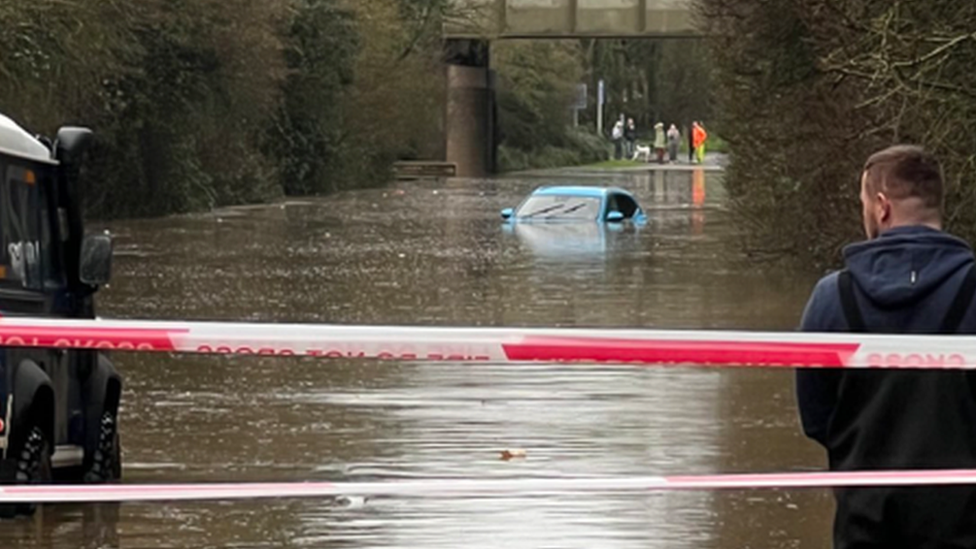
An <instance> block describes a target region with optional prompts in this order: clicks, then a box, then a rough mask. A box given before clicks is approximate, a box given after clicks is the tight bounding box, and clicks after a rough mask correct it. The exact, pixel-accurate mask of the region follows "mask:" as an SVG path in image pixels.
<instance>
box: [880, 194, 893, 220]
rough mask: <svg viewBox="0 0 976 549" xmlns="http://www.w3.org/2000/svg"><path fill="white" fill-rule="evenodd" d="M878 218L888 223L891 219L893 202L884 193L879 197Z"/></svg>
mask: <svg viewBox="0 0 976 549" xmlns="http://www.w3.org/2000/svg"><path fill="white" fill-rule="evenodd" d="M877 207H878V217H879V220H880V221H888V218H890V217H891V200H888V197H887V196H886V195H885V194H884V193H878V195H877Z"/></svg>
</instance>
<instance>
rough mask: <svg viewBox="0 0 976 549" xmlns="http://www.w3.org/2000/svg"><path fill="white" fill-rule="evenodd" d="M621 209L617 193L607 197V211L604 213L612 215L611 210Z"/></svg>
mask: <svg viewBox="0 0 976 549" xmlns="http://www.w3.org/2000/svg"><path fill="white" fill-rule="evenodd" d="M619 211H620V206H619V205H618V204H617V195H616V194H614V193H611V194H610V195H609V196H608V197H607V211H605V212H604V213H603V215H610V212H619Z"/></svg>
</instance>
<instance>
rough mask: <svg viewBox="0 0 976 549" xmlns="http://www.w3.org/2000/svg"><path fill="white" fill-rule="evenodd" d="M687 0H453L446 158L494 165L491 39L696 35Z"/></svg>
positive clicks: (466, 166)
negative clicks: (453, 15)
mask: <svg viewBox="0 0 976 549" xmlns="http://www.w3.org/2000/svg"><path fill="white" fill-rule="evenodd" d="M692 2H693V0H455V4H454V5H455V8H456V9H455V12H456V16H455V17H452V18H451V20H449V21H448V22H447V23H446V24H445V26H444V37H445V48H446V54H447V55H446V59H447V63H448V67H447V85H448V101H447V113H446V128H445V129H446V132H445V134H446V135H445V139H446V160H447V162H449V163H452V164H454V165H456V166H457V175H458V176H461V177H478V176H482V175H485V174H487V173H491V172H494V171H495V150H496V148H497V146H496V145H497V143H496V138H495V136H496V135H497V131H496V115H495V101H494V96H495V90H494V75H493V72H492V70H491V66H490V65H491V63H490V57H491V55H490V52H491V46H490V44H491V41H492V40H504V39H565V38H682V37H690V36H695V35H696V34H697V33H696V31H695V27H694V11H693V8H692Z"/></svg>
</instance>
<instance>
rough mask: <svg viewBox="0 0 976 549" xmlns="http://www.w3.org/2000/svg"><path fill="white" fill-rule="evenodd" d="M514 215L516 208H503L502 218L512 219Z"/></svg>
mask: <svg viewBox="0 0 976 549" xmlns="http://www.w3.org/2000/svg"><path fill="white" fill-rule="evenodd" d="M513 215H515V210H513V209H512V208H505V209H504V210H502V219H511V218H512V216H513Z"/></svg>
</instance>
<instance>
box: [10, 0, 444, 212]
mask: <svg viewBox="0 0 976 549" xmlns="http://www.w3.org/2000/svg"><path fill="white" fill-rule="evenodd" d="M450 7H451V6H450V3H449V2H446V1H444V0H356V1H353V0H262V1H261V2H253V1H252V0H141V1H140V2H122V1H120V0H104V1H100V2H75V1H64V0H32V1H31V2H2V3H0V17H2V18H3V21H4V26H3V28H2V29H0V51H3V52H4V55H3V56H0V104H2V105H3V108H4V113H5V114H8V115H10V116H12V117H14V118H15V119H17V120H18V121H19V122H20V123H22V124H23V125H25V126H26V127H28V128H29V129H31V130H33V131H36V132H42V133H47V134H49V135H50V134H52V133H53V132H54V131H55V130H56V129H57V127H58V126H60V125H63V124H78V125H86V126H89V127H91V128H93V129H94V130H95V132H96V145H95V149H94V151H93V154H92V155H91V158H90V163H89V165H88V167H87V169H86V175H87V177H86V178H85V180H86V181H87V182H88V185H89V188H88V189H86V192H85V196H86V198H87V200H88V204H87V206H88V210H89V212H90V213H93V214H95V215H97V216H100V217H118V216H144V215H161V214H166V213H171V212H186V211H192V210H198V209H206V208H213V207H215V206H219V205H226V204H235V203H244V202H254V201H263V200H267V199H269V198H273V197H276V196H279V195H281V194H282V193H289V194H308V193H324V192H331V191H335V190H338V189H343V188H349V187H354V186H362V185H367V184H373V183H375V182H385V181H387V180H388V175H389V166H390V165H391V163H392V161H393V160H394V159H396V158H397V157H398V156H410V155H414V156H428V157H431V156H433V157H436V149H437V148H439V147H442V144H441V143H440V139H439V135H438V131H439V130H440V115H441V112H442V111H443V98H442V95H443V92H442V91H441V90H442V89H443V82H442V81H441V80H440V79H439V77H434V78H431V76H430V75H431V74H437V70H436V68H437V66H438V63H439V55H440V47H441V45H440V43H439V41H438V39H439V29H440V21H441V19H442V18H443V17H444V15H445V14H446V13H447V12H448V11H449V8H450ZM367 36H368V37H369V38H370V39H369V40H368V41H366V40H364V39H363V37H367ZM391 98H396V100H395V101H391ZM432 149H434V150H435V151H434V152H432Z"/></svg>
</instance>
